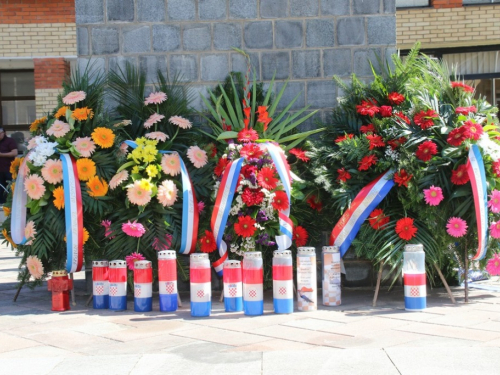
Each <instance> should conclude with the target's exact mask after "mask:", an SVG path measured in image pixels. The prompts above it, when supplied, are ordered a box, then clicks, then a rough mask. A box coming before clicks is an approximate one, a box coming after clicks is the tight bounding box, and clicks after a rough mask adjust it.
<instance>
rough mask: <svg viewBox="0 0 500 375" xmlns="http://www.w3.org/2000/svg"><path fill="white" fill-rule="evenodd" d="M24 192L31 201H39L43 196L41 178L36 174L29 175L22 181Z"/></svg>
mask: <svg viewBox="0 0 500 375" xmlns="http://www.w3.org/2000/svg"><path fill="white" fill-rule="evenodd" d="M24 190H25V191H26V193H27V194H28V196H29V197H30V198H31V199H40V198H41V197H43V195H44V194H45V186H44V185H43V178H41V177H40V176H39V175H37V174H31V175H29V176H28V177H26V179H25V180H24Z"/></svg>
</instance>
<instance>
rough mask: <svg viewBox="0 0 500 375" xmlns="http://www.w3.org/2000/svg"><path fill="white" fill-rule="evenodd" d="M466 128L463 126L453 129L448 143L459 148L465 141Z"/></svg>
mask: <svg viewBox="0 0 500 375" xmlns="http://www.w3.org/2000/svg"><path fill="white" fill-rule="evenodd" d="M464 133H465V128H464V127H463V126H461V127H459V128H456V129H453V130H452V131H451V132H450V134H448V138H447V139H446V141H447V142H448V143H449V144H450V145H452V146H455V147H458V146H460V145H461V144H462V142H463V141H465V134H464Z"/></svg>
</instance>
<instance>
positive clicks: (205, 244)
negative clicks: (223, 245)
mask: <svg viewBox="0 0 500 375" xmlns="http://www.w3.org/2000/svg"><path fill="white" fill-rule="evenodd" d="M215 249H217V244H216V243H215V238H214V234H213V233H212V232H210V231H209V230H206V231H205V236H204V237H202V238H200V250H201V251H202V252H203V253H211V252H212V251H214V250H215Z"/></svg>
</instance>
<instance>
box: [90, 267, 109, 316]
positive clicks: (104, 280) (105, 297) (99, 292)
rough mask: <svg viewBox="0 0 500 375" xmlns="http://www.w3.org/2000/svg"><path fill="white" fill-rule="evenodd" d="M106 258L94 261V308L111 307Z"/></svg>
mask: <svg viewBox="0 0 500 375" xmlns="http://www.w3.org/2000/svg"><path fill="white" fill-rule="evenodd" d="M108 267H109V265H108V262H107V261H106V260H95V261H93V262H92V285H93V303H92V306H93V307H94V309H108V308H109V272H108V271H109V270H108Z"/></svg>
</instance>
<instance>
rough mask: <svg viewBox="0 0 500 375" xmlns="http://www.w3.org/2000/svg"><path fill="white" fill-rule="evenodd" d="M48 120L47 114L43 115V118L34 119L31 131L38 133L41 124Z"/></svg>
mask: <svg viewBox="0 0 500 375" xmlns="http://www.w3.org/2000/svg"><path fill="white" fill-rule="evenodd" d="M46 121H47V117H46V116H45V117H42V118H38V119H36V120H35V121H33V122H32V123H31V125H30V132H31V133H36V132H37V131H38V128H39V127H40V125H42V124H45V122H46Z"/></svg>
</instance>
